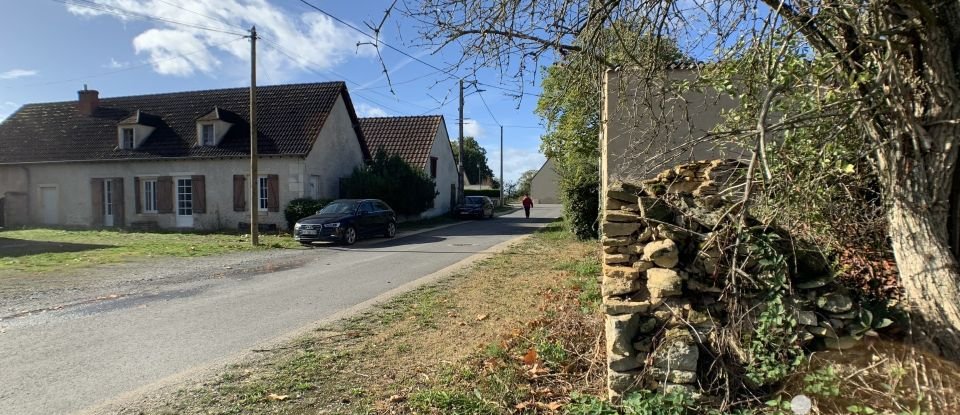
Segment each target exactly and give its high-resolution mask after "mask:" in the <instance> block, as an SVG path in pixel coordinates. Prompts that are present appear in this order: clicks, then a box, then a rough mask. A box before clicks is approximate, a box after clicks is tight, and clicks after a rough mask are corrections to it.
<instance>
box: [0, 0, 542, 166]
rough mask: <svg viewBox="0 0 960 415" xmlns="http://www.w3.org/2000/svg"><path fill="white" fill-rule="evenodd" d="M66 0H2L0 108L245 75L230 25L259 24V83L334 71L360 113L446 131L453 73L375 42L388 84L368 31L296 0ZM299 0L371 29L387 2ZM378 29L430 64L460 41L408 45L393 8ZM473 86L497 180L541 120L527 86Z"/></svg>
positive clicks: (192, 85) (521, 156) (522, 155)
mask: <svg viewBox="0 0 960 415" xmlns="http://www.w3.org/2000/svg"><path fill="white" fill-rule="evenodd" d="M65 1H66V3H71V4H65V2H64V0H61V1H56V0H5V2H4V6H3V8H4V13H2V14H0V25H2V27H4V29H5V30H4V32H5V33H7V34H8V37H7V39H8V41H7V42H4V43H5V44H4V51H3V54H2V55H0V119H2V118H5V117H6V116H8V115H10V114H11V113H13V112H14V111H16V109H17V108H19V106H21V105H23V104H26V103H32V102H51V101H68V100H76V99H77V90H79V89H82V88H83V85H84V84H87V85H88V86H89V88H90V89H96V90H99V91H100V96H101V97H115V96H124V95H140V94H151V93H159V92H172V91H188V90H197V89H210V88H231V87H243V86H248V85H249V82H250V80H249V76H250V67H249V55H250V47H249V41H248V40H246V39H243V38H242V37H241V35H242V34H243V33H244V31H245V30H246V29H249V27H250V26H252V25H256V26H257V30H258V32H259V34H260V35H261V36H262V40H261V41H259V42H258V48H257V49H258V51H257V63H258V65H257V67H258V69H257V70H258V79H257V84H258V85H271V84H283V83H297V82H321V81H335V80H336V81H345V82H346V83H347V87H348V89H349V90H350V94H351V96H352V97H353V100H354V105H355V106H356V108H357V111H358V113H359V114H360V116H384V115H387V116H394V115H420V114H442V115H443V116H444V117H445V119H446V121H447V129H448V132H449V133H450V137H451V138H452V139H455V138H456V137H457V80H456V79H455V77H453V76H451V75H450V74H445V73H442V72H438V71H437V70H436V69H434V68H431V67H429V66H427V65H425V64H423V63H420V62H417V61H415V60H413V59H411V58H409V57H407V56H404V55H402V54H400V53H397V52H395V51H393V50H390V49H388V48H386V47H381V54H382V56H383V60H384V62H385V64H386V67H387V70H388V71H389V74H390V78H391V79H392V81H393V84H394V86H393V89H394V91H395V92H396V94H395V95H394V94H391V92H390V88H389V86H388V84H387V81H386V79H385V78H384V76H383V68H382V67H381V65H380V60H379V59H378V58H377V54H376V51H375V49H374V48H373V47H371V46H366V45H361V46H357V43H358V42H367V41H369V40H370V39H369V38H367V37H364V36H363V35H362V34H360V33H358V32H357V31H355V30H353V29H350V28H348V27H347V26H345V25H343V24H340V23H338V22H336V21H334V20H333V19H331V18H330V17H328V16H325V15H323V14H321V13H320V12H317V11H316V10H314V9H311V8H309V7H308V6H306V5H304V4H303V3H301V2H299V1H292V0H291V1H284V2H279V1H272V2H271V1H266V0H65ZM309 1H310V3H312V4H314V5H316V6H317V7H319V8H321V9H323V10H324V11H326V12H328V13H330V14H332V15H334V16H336V17H338V18H340V19H342V20H344V21H346V22H347V23H350V24H351V25H353V26H355V27H358V28H361V29H365V30H366V31H367V32H368V33H372V31H370V30H369V29H367V25H366V23H371V24H374V23H376V22H379V21H380V19H381V18H382V17H383V11H384V10H385V9H386V8H387V7H388V6H389V4H390V1H387V0H354V1H341V0H336V1H332V0H309ZM411 1H415V0H411ZM401 2H402V0H401ZM128 12H129V13H128ZM131 13H136V14H143V15H149V16H153V17H159V18H162V19H166V20H169V21H160V20H155V19H148V18H141V17H135V16H132V15H131ZM174 22H175V23H174ZM210 29H214V30H210ZM381 39H382V40H383V41H385V42H387V43H388V44H390V45H391V46H394V47H397V48H398V49H401V50H403V51H404V52H406V53H407V54H409V55H412V56H415V57H417V58H419V59H421V60H423V61H426V62H427V63H430V64H432V65H433V66H435V67H439V68H446V67H447V66H446V64H447V63H448V62H449V61H452V60H453V59H454V58H455V57H456V56H457V54H458V53H459V51H456V50H444V51H440V52H439V53H434V51H433V50H432V49H428V48H424V47H420V46H418V45H417V44H418V43H419V42H418V40H417V39H416V27H414V25H413V23H412V22H410V21H408V20H406V19H405V18H404V17H403V16H402V15H401V14H400V13H396V12H395V13H393V14H391V17H390V19H389V20H388V21H387V23H386V25H385V26H384V29H383V33H382V35H381ZM456 75H457V76H463V75H467V73H466V72H465V71H463V72H461V73H457V74H456ZM476 79H477V80H478V81H479V82H481V83H485V84H489V85H492V86H498V87H501V88H505V89H508V90H515V89H516V88H517V87H516V85H514V84H513V83H512V82H510V81H509V80H505V81H504V82H502V81H501V79H500V78H499V77H498V76H496V75H495V74H493V72H492V71H490V72H489V73H484V72H483V71H481V73H480V74H479V75H478V77H477V78H476ZM480 88H481V89H483V90H484V92H481V93H476V92H474V93H470V94H469V95H468V96H467V97H466V99H465V110H464V113H465V118H467V119H468V121H467V124H466V127H465V131H466V135H472V136H475V137H477V139H478V140H479V142H480V145H481V146H483V147H484V148H485V149H486V150H487V156H488V159H489V161H490V162H489V165H490V167H491V168H492V169H493V171H494V172H495V173H497V172H499V168H500V162H499V159H500V149H499V145H500V144H499V125H505V128H504V147H505V149H504V176H505V177H506V179H507V181H514V180H516V178H517V177H519V175H520V174H521V173H522V172H523V171H525V170H530V169H537V168H539V167H540V165H541V164H542V163H543V161H544V157H543V155H541V154H540V153H539V140H540V135H541V134H542V133H543V128H542V127H541V126H540V123H539V119H538V118H537V117H536V116H535V115H534V114H533V108H534V107H535V105H536V98H535V97H534V96H530V95H527V96H525V97H524V99H523V100H521V101H517V100H516V99H515V98H514V97H513V96H511V95H510V92H505V91H503V90H501V89H497V88H494V87H491V86H487V87H484V86H481V87H480ZM524 92H528V93H532V94H536V93H538V92H539V87H538V86H537V85H527V86H526V87H525V90H524ZM483 101H486V104H487V105H484V102H483ZM488 108H489V110H488ZM498 123H499V124H498Z"/></svg>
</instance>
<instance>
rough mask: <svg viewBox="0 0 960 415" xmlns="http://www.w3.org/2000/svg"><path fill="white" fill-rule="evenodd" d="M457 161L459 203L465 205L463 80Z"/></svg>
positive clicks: (461, 83)
mask: <svg viewBox="0 0 960 415" xmlns="http://www.w3.org/2000/svg"><path fill="white" fill-rule="evenodd" d="M458 158H459V160H457V172H458V173H460V174H459V178H458V179H457V183H458V186H457V203H458V204H461V205H462V204H463V175H464V172H465V171H464V170H463V78H461V79H460V157H458Z"/></svg>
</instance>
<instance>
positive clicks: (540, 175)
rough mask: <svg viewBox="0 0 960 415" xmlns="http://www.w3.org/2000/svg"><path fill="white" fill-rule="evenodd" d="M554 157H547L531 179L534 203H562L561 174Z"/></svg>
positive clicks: (531, 196)
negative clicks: (557, 169) (558, 172)
mask: <svg viewBox="0 0 960 415" xmlns="http://www.w3.org/2000/svg"><path fill="white" fill-rule="evenodd" d="M555 166H556V165H555V164H554V163H553V159H547V161H545V162H544V163H543V166H541V167H540V170H538V171H537V174H535V175H534V176H533V179H531V180H530V198H531V199H533V202H534V203H546V204H554V203H560V184H559V182H560V175H558V174H557V171H556V167H555Z"/></svg>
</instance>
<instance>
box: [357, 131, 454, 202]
mask: <svg viewBox="0 0 960 415" xmlns="http://www.w3.org/2000/svg"><path fill="white" fill-rule="evenodd" d="M343 191H344V192H343V193H344V196H345V197H348V198H377V199H380V200H383V201H384V202H387V204H388V205H390V207H392V208H393V210H395V211H397V213H400V214H402V215H417V214H420V213H421V212H423V211H425V210H427V209H429V208H430V207H431V206H432V205H433V199H434V198H435V197H436V196H437V194H438V193H437V191H436V183H435V182H434V181H433V179H431V178H430V177H429V176H427V173H426V172H425V171H423V170H422V169H418V168H416V167H413V166H411V165H410V164H409V163H407V162H406V161H404V160H403V159H402V158H400V156H398V155H396V154H388V153H387V152H386V150H384V149H383V148H382V147H381V148H380V149H378V150H377V152H376V153H375V155H374V157H373V160H372V161H371V162H370V164H368V165H366V166H364V167H360V168H356V169H354V170H353V174H352V175H350V177H348V178H347V179H346V180H344V185H343Z"/></svg>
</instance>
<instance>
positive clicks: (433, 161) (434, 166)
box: [430, 157, 437, 179]
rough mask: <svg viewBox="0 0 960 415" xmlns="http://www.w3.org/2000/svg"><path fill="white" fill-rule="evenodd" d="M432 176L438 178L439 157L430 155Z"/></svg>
mask: <svg viewBox="0 0 960 415" xmlns="http://www.w3.org/2000/svg"><path fill="white" fill-rule="evenodd" d="M430 177H432V178H434V179H436V178H437V158H436V157H430Z"/></svg>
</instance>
